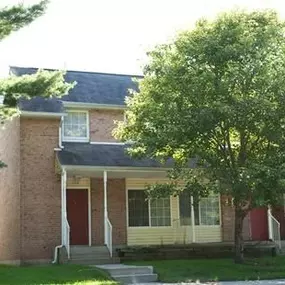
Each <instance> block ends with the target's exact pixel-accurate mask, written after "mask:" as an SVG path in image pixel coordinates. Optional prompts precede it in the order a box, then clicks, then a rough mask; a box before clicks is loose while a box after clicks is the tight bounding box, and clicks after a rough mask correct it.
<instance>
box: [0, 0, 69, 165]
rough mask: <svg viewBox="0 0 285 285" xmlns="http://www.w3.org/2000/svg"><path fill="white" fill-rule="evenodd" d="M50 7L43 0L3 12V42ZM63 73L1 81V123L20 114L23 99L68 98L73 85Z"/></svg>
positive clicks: (0, 17)
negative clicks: (18, 108)
mask: <svg viewBox="0 0 285 285" xmlns="http://www.w3.org/2000/svg"><path fill="white" fill-rule="evenodd" d="M47 4H48V0H43V1H40V2H39V3H38V4H35V5H32V6H28V7H25V6H24V5H23V4H19V5H16V6H13V7H6V8H4V9H2V10H0V41H1V40H3V39H4V38H5V37H7V36H9V35H10V33H11V32H14V31H17V30H19V29H20V28H22V27H24V26H26V25H28V24H30V23H31V22H33V21H34V20H35V19H36V18H38V17H39V16H41V15H43V14H44V12H45V10H46V7H47ZM64 74H65V73H64V72H63V71H54V72H49V71H43V70H39V71H38V72H37V73H36V74H33V75H24V76H20V77H16V76H10V77H8V78H4V79H1V80H0V95H4V102H3V104H2V105H1V104H0V123H3V122H4V121H5V120H7V119H8V118H11V117H12V116H14V115H17V114H18V110H17V108H16V107H17V103H18V100H19V99H20V98H26V99H30V98H33V97H35V96H42V97H45V98H50V97H53V96H55V97H60V96H62V95H66V94H67V93H68V91H69V90H70V89H71V88H73V86H74V83H66V82H65V80H64ZM0 163H1V161H0ZM1 166H2V167H3V162H2V165H1V164H0V168H1Z"/></svg>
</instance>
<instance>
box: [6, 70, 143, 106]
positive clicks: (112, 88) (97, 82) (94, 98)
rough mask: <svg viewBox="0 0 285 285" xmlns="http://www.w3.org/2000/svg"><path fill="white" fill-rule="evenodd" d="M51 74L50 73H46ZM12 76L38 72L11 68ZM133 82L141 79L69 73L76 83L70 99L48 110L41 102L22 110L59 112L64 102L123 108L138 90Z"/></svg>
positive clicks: (54, 103)
mask: <svg viewBox="0 0 285 285" xmlns="http://www.w3.org/2000/svg"><path fill="white" fill-rule="evenodd" d="M47 70H51V69H47ZM10 71H11V73H13V74H15V75H18V76H21V75H24V74H33V73H35V72H36V71H37V68H26V67H15V66H12V67H10ZM133 78H138V79H139V78H142V76H138V75H120V74H108V73H98V72H85V71H67V72H66V75H65V79H66V81H67V82H74V81H76V82H77V84H76V86H75V87H74V88H73V89H72V90H71V91H70V92H69V94H68V95H66V96H63V97H62V98H60V100H58V99H53V100H52V101H51V102H50V104H49V106H47V104H46V102H45V104H43V103H44V102H43V101H41V100H40V99H38V98H35V99H32V100H29V101H27V100H22V101H20V104H19V107H20V109H22V110H26V111H42V112H59V109H60V107H59V105H60V104H61V101H70V102H81V103H96V104H110V105H122V106H123V105H124V104H125V97H126V96H127V95H128V90H129V89H135V90H137V84H136V83H134V82H133Z"/></svg>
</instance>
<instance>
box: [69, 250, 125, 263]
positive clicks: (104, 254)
mask: <svg viewBox="0 0 285 285" xmlns="http://www.w3.org/2000/svg"><path fill="white" fill-rule="evenodd" d="M69 263H71V264H82V265H96V264H111V263H120V259H119V258H118V256H117V254H116V252H113V257H110V253H109V251H108V249H107V247H105V246H72V247H71V248H70V260H69Z"/></svg>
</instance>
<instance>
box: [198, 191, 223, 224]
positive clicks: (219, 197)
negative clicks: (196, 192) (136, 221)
mask: <svg viewBox="0 0 285 285" xmlns="http://www.w3.org/2000/svg"><path fill="white" fill-rule="evenodd" d="M211 196H214V197H216V198H217V199H218V203H219V207H218V211H219V223H218V224H216V225H205V224H202V223H201V201H199V226H202V227H216V226H220V225H221V196H220V195H219V194H212V195H211V194H210V195H209V196H207V197H205V198H209V197H211ZM201 199H203V198H201ZM195 226H198V225H195Z"/></svg>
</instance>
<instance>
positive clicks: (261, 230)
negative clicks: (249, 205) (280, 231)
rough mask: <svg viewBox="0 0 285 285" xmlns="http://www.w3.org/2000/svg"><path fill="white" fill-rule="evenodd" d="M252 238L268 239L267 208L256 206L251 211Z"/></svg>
mask: <svg viewBox="0 0 285 285" xmlns="http://www.w3.org/2000/svg"><path fill="white" fill-rule="evenodd" d="M250 224H251V238H252V240H259V241H262V240H268V220H267V209H266V208H256V209H253V210H251V211H250Z"/></svg>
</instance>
